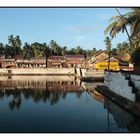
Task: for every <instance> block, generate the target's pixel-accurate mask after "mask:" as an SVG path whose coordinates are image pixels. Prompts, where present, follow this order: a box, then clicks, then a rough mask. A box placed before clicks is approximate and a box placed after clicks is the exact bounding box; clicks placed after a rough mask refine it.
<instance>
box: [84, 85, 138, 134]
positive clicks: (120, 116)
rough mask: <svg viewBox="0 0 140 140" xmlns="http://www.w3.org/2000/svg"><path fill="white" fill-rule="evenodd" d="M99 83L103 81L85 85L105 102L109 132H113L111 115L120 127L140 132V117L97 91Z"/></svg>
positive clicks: (91, 92)
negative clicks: (96, 86) (96, 87)
mask: <svg viewBox="0 0 140 140" xmlns="http://www.w3.org/2000/svg"><path fill="white" fill-rule="evenodd" d="M98 84H102V83H96V84H95V83H84V86H85V88H86V90H87V91H88V92H89V93H90V94H91V95H92V97H93V98H94V99H96V100H97V101H99V102H101V103H103V105H104V108H105V109H107V121H108V132H111V130H112V128H111V127H112V125H113V123H112V119H111V117H110V115H111V116H112V117H113V120H115V122H116V124H117V126H118V128H122V129H127V130H129V131H131V132H140V118H137V117H134V116H133V115H132V114H130V113H128V112H127V111H126V110H124V109H122V108H121V107H119V106H118V105H116V104H114V103H113V102H112V101H111V100H109V99H108V98H106V97H104V96H103V95H102V94H100V93H99V92H97V91H96V90H95V89H94V87H95V85H98Z"/></svg>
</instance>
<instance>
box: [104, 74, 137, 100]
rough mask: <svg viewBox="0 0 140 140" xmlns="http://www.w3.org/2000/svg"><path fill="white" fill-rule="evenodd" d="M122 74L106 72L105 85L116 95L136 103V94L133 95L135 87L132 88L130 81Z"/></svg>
mask: <svg viewBox="0 0 140 140" xmlns="http://www.w3.org/2000/svg"><path fill="white" fill-rule="evenodd" d="M126 77H127V76H126V75H125V74H123V73H121V72H105V76H104V84H105V85H106V86H107V87H108V88H109V89H110V90H111V91H113V92H114V93H116V94H118V95H120V96H122V97H124V98H127V99H128V100H130V101H132V102H135V101H136V94H135V93H133V87H132V86H130V84H129V83H130V81H129V79H127V78H126Z"/></svg>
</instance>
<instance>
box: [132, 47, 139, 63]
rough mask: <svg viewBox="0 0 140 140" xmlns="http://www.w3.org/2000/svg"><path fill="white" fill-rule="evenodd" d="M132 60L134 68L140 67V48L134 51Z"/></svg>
mask: <svg viewBox="0 0 140 140" xmlns="http://www.w3.org/2000/svg"><path fill="white" fill-rule="evenodd" d="M131 59H132V63H134V66H140V47H139V48H136V49H135V50H134V51H133V53H132V56H131Z"/></svg>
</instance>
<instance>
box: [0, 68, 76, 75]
mask: <svg viewBox="0 0 140 140" xmlns="http://www.w3.org/2000/svg"><path fill="white" fill-rule="evenodd" d="M8 74H11V75H74V74H75V71H74V69H73V68H15V69H0V75H8Z"/></svg>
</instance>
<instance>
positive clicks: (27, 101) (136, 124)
mask: <svg viewBox="0 0 140 140" xmlns="http://www.w3.org/2000/svg"><path fill="white" fill-rule="evenodd" d="M92 84H94V83H92ZM100 97H101V99H102V100H97V99H96V98H95V96H93V95H91V94H90V92H88V91H85V90H84V89H83V88H82V87H80V86H79V85H78V83H77V82H69V81H67V82H66V81H65V82H62V81H57V82H54V81H51V82H50V81H47V80H41V81H40V77H38V80H29V81H28V80H26V81H24V80H19V81H18V82H17V81H16V80H8V81H5V80H1V81H0V132H140V121H139V119H138V118H135V117H134V116H132V115H131V114H129V113H127V112H126V111H125V110H123V109H121V108H120V107H118V106H117V105H115V104H114V103H112V102H111V101H109V100H108V99H107V98H104V97H103V96H102V95H100Z"/></svg>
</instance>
